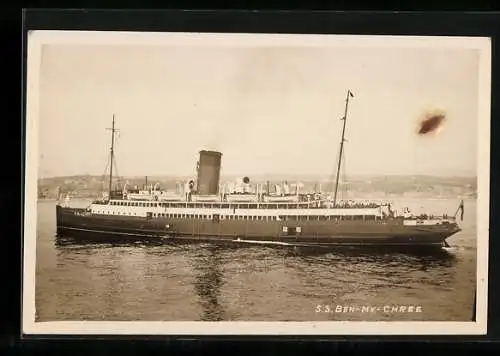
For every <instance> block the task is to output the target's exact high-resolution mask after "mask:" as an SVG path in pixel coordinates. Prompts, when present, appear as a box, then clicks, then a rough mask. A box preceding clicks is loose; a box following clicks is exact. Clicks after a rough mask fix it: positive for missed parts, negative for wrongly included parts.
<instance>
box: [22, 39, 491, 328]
mask: <svg viewBox="0 0 500 356" xmlns="http://www.w3.org/2000/svg"><path fill="white" fill-rule="evenodd" d="M27 46H28V51H27V78H26V87H27V93H26V102H27V104H26V113H27V114H26V118H25V120H26V125H25V127H26V130H25V132H26V161H25V162H26V163H25V197H24V199H25V201H24V207H25V210H24V240H23V250H24V267H23V270H24V276H23V332H24V333H25V334H164V335H198V334H204V335H210V334H214V335H217V334H226V335H287V334H288V335H292V334H293V335H302V334H303V335H307V334H310V335H318V334H321V335H354V334H359V335H361V334H363V335H368V334H375V335H380V334H399V335H402V334H429V335H431V334H485V333H486V324H487V290H488V289H487V288H488V238H489V237H488V231H489V227H488V226H489V166H490V156H489V145H490V132H489V125H490V96H491V92H490V75H491V64H490V61H491V55H490V46H491V44H490V39H489V38H481V37H477V38H472V37H470V38H469V37H439V36H434V37H430V36H429V37H411V36H360V35H299V34H294V35H291V34H290V35H285V34H279V35H278V34H235V33H234V34H229V33H225V34H214V33H146V32H136V33H132V32H128V33H127V32H99V31H95V32H84V31H34V32H30V33H29V36H28V38H27Z"/></svg>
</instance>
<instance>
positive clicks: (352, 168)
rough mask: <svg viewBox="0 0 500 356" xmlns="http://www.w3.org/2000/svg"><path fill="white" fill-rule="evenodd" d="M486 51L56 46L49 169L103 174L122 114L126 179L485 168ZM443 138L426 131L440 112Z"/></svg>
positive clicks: (45, 165) (46, 139)
mask: <svg viewBox="0 0 500 356" xmlns="http://www.w3.org/2000/svg"><path fill="white" fill-rule="evenodd" d="M478 78H479V52H478V50H474V49H457V48H399V49H398V48H394V47H387V48H384V47H379V48H377V47H371V48H363V47H362V46H360V47H359V48H356V47H354V48H339V47H335V46H329V47H326V46H325V47H318V46H315V47H314V46H311V47H301V46H299V45H296V44H294V45H287V44H286V43H284V44H282V45H280V46H275V47H273V46H258V45H255V46H252V47H250V46H232V47H231V46H219V47H217V46H209V45H203V44H201V45H200V44H199V43H198V44H197V45H189V44H185V45H182V44H179V43H178V44H175V45H163V46H162V45H141V46H139V45H123V44H120V45H104V44H102V45H91V44H45V45H43V47H42V54H41V66H40V97H39V101H40V112H39V115H38V117H39V129H40V132H39V176H41V177H51V176H67V175H77V174H97V175H101V174H103V173H104V171H105V169H106V165H107V162H108V156H109V146H110V132H109V131H108V130H106V128H109V127H110V126H111V120H112V117H113V114H115V119H116V127H117V128H118V129H119V130H120V132H119V134H118V136H117V139H116V150H115V154H116V163H117V169H118V174H119V175H122V176H145V175H190V174H194V169H195V167H196V160H197V158H198V151H199V150H201V149H215V150H220V151H221V152H222V153H223V156H222V174H223V175H233V174H235V175H247V176H251V175H252V174H254V175H261V174H273V175H274V174H285V175H286V174H290V175H301V174H306V175H316V174H317V175H331V174H332V173H333V172H334V169H335V166H336V162H337V156H338V151H339V143H340V135H341V129H342V121H341V120H340V118H341V117H342V116H343V114H344V108H345V97H346V93H347V90H348V89H350V90H351V91H352V92H353V93H354V98H351V100H350V103H349V110H348V119H347V126H346V139H347V142H346V144H345V172H346V174H347V175H365V174H367V175H391V174H409V175H414V174H428V175H440V176H454V175H460V176H463V175H475V174H476V163H477V162H476V156H477V144H478V142H477V130H478V127H477V126H478V125H477V122H478V97H479V89H478V84H479V82H478ZM436 109H437V110H440V111H442V112H444V113H446V119H445V121H444V124H443V127H442V130H441V131H440V132H439V134H437V135H426V136H421V135H417V133H416V131H417V124H418V122H419V120H420V119H421V118H422V117H423V115H424V114H425V113H426V112H428V111H431V110H436Z"/></svg>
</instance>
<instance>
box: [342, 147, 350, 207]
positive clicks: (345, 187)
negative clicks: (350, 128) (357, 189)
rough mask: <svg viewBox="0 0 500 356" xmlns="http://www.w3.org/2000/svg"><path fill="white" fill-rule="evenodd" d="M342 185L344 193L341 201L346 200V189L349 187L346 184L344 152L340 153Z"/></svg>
mask: <svg viewBox="0 0 500 356" xmlns="http://www.w3.org/2000/svg"><path fill="white" fill-rule="evenodd" d="M342 183H343V185H344V189H343V191H344V193H345V196H344V197H342V198H343V199H347V193H348V189H349V186H348V184H347V170H346V163H345V150H343V151H342Z"/></svg>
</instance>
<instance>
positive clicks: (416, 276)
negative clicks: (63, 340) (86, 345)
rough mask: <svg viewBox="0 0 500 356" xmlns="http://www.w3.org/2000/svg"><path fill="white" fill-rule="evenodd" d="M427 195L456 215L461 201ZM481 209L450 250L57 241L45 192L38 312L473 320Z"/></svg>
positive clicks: (149, 317)
mask: <svg viewBox="0 0 500 356" xmlns="http://www.w3.org/2000/svg"><path fill="white" fill-rule="evenodd" d="M400 203H401V204H404V205H407V206H410V207H413V208H414V209H418V208H419V207H420V204H421V203H417V202H416V201H413V202H412V201H407V202H400ZM81 204H83V203H80V205H81ZM425 204H426V206H427V208H429V209H430V210H431V211H447V212H448V213H449V214H453V213H454V210H455V209H456V207H457V206H458V201H456V200H453V201H446V200H434V201H433V200H430V201H427V202H426V203H425ZM475 210H476V202H475V201H466V202H465V217H464V221H463V222H461V224H462V228H463V231H462V232H460V233H458V234H457V235H455V236H453V237H452V238H450V239H449V243H450V245H451V248H450V249H448V250H447V251H443V252H440V253H433V254H410V253H375V252H373V251H362V250H345V249H343V250H338V251H334V252H331V251H329V252H319V251H314V250H308V249H306V250H296V249H291V248H269V247H263V246H248V247H227V246H226V247H223V246H213V245H209V244H192V245H190V244H182V245H172V244H163V245H158V244H157V245H146V244H130V245H123V244H122V245H112V244H85V245H79V244H75V243H71V242H68V241H67V242H66V243H62V242H60V241H56V238H55V228H56V226H55V202H54V201H40V202H39V203H38V220H37V224H38V236H37V247H36V248H37V254H36V255H37V260H36V288H35V289H36V296H35V298H36V320H37V321H58V320H71V321H80V320H93V321H99V320H107V321H134V320H135V321H137V320H141V321H181V320H182V321H198V320H210V321H215V320H234V321H236V320H238V321H319V320H367V321H375V320H428V321H431V320H432V321H434V320H435V321H469V320H471V317H472V313H473V301H474V293H475V283H476V247H475V246H476V232H475V230H476V227H475V226H476V224H475V221H476V211H475ZM395 306H398V308H399V307H401V306H406V307H409V306H411V307H412V308H413V309H412V312H408V310H406V311H405V310H403V311H401V309H397V310H398V311H396V309H394V307H395ZM344 307H347V308H345V309H344ZM348 307H351V309H348ZM384 307H385V308H384ZM417 307H418V308H417ZM367 308H373V309H367ZM417 310H418V311H419V312H416V311H417Z"/></svg>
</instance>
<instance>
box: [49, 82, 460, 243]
mask: <svg viewBox="0 0 500 356" xmlns="http://www.w3.org/2000/svg"><path fill="white" fill-rule="evenodd" d="M350 97H353V94H352V93H351V91H350V90H349V91H348V93H347V97H346V104H345V114H344V116H343V118H342V119H341V120H343V128H342V138H341V143H340V155H339V160H338V166H337V177H336V181H335V188H334V191H333V193H331V194H326V195H325V194H321V193H310V192H301V185H300V183H297V184H294V185H291V184H290V185H289V184H288V183H286V182H285V183H283V184H276V185H274V186H273V187H272V186H271V185H270V184H269V183H266V184H253V183H252V182H251V180H250V178H249V177H244V178H242V179H240V180H238V181H237V182H234V183H224V184H221V182H220V177H221V175H220V172H221V162H222V153H221V152H218V151H210V150H202V151H200V152H199V160H198V162H197V169H196V175H195V178H193V179H189V180H187V181H186V182H183V183H181V184H179V186H178V189H177V190H176V192H175V193H172V192H167V191H164V190H162V189H160V187H159V186H158V185H155V186H152V185H150V186H149V187H148V186H147V185H146V186H145V187H143V189H141V190H139V189H137V187H134V188H132V187H129V186H128V184H124V185H123V187H122V188H121V189H113V188H114V187H113V186H112V178H113V176H112V174H113V173H112V171H113V170H112V167H113V157H114V135H115V131H116V129H115V118H114V116H113V121H112V129H111V149H110V154H111V166H110V172H109V189H108V191H107V192H106V193H105V194H104V195H103V197H101V198H100V199H97V200H94V201H93V202H92V203H91V204H90V205H89V206H88V207H86V208H75V207H71V206H70V202H69V200H68V198H67V199H66V201H58V203H57V204H56V221H57V235H58V236H69V237H72V238H92V239H95V238H97V239H103V240H105V239H106V240H108V239H110V238H117V239H121V240H123V239H132V240H143V239H147V240H150V239H153V240H158V241H160V240H169V241H189V242H231V243H240V244H244V243H258V244H276V245H292V246H314V247H338V246H380V247H383V246H386V247H397V248H402V247H432V248H441V247H443V246H445V247H446V246H448V244H447V242H446V239H447V238H448V237H450V236H452V235H454V234H455V233H457V232H459V231H461V229H460V227H459V225H458V223H457V218H456V215H457V214H458V211H459V209H461V210H462V213H461V215H462V219H463V201H462V202H461V203H460V205H459V208H458V209H457V212H456V213H455V216H447V215H445V214H443V215H441V216H433V215H430V214H423V215H418V216H417V215H414V214H412V213H411V212H410V210H409V209H407V208H405V209H404V210H403V211H399V212H396V210H395V209H394V208H393V207H392V205H391V204H390V203H383V202H365V203H354V202H349V201H342V200H338V199H337V193H338V189H339V173H340V166H341V160H342V151H343V143H344V141H345V138H344V133H345V125H346V121H347V108H348V104H349V98H350Z"/></svg>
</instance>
